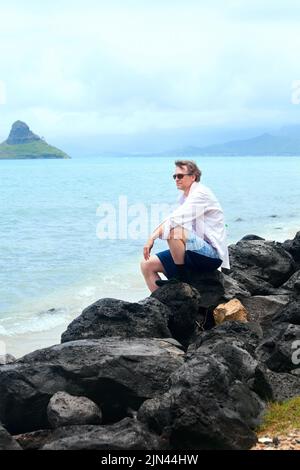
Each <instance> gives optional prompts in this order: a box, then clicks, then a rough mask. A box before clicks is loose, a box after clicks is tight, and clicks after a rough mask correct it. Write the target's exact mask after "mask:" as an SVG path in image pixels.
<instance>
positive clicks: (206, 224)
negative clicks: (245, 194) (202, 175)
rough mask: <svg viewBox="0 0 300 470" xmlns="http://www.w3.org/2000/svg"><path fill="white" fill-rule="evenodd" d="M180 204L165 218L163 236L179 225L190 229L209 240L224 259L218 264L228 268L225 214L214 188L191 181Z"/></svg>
mask: <svg viewBox="0 0 300 470" xmlns="http://www.w3.org/2000/svg"><path fill="white" fill-rule="evenodd" d="M179 203H180V205H179V206H178V207H177V209H175V210H174V211H173V212H172V213H171V214H170V215H169V216H168V217H167V218H166V219H165V220H164V221H163V223H164V233H163V236H162V238H164V239H167V238H168V236H169V233H170V229H171V228H173V227H176V226H178V225H180V226H182V227H183V228H185V229H187V230H193V231H194V232H196V234H197V235H198V236H199V237H200V238H202V239H203V240H205V241H207V242H208V243H210V244H211V245H212V246H213V247H214V248H215V249H216V250H217V252H218V255H219V257H220V259H221V260H222V261H223V262H222V265H221V266H220V267H221V268H226V269H229V268H230V265H229V254H228V246H227V240H226V237H227V234H226V228H225V222H224V214H223V210H222V208H221V205H220V203H219V202H218V200H217V198H216V196H215V195H214V194H213V192H212V191H211V190H210V189H209V188H207V187H206V186H204V185H203V184H202V183H197V182H194V183H193V184H192V185H191V187H190V191H189V194H188V196H187V197H186V196H184V194H183V195H182V196H181V197H180V198H179Z"/></svg>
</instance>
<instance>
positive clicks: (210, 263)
mask: <svg viewBox="0 0 300 470" xmlns="http://www.w3.org/2000/svg"><path fill="white" fill-rule="evenodd" d="M188 233H189V236H188V239H187V240H186V246H185V256H184V264H185V265H186V267H187V268H188V269H189V270H190V271H194V272H202V273H203V272H212V271H215V270H216V269H218V268H219V266H221V264H222V260H221V259H220V258H219V255H218V252H217V250H216V249H215V248H214V247H212V246H211V245H210V244H209V243H207V242H206V241H205V240H203V239H202V238H200V237H198V235H196V234H195V232H188ZM156 256H158V258H159V260H160V262H161V264H162V265H163V267H164V270H165V272H166V276H167V278H168V279H170V278H171V277H174V276H176V274H177V268H176V264H175V263H174V261H173V258H172V255H171V252H170V250H165V251H160V252H159V253H156Z"/></svg>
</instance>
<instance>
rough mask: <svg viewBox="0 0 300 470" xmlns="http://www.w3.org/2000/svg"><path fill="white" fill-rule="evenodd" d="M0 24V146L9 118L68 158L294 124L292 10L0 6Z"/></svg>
mask: <svg viewBox="0 0 300 470" xmlns="http://www.w3.org/2000/svg"><path fill="white" fill-rule="evenodd" d="M0 19H1V20H0V53H1V56H0V57H1V60H0V141H3V140H4V139H5V138H6V137H7V135H8V133H9V130H10V127H11V125H12V123H13V122H14V121H16V120H18V119H20V120H23V121H25V122H26V123H27V124H28V125H29V126H30V128H31V129H32V130H33V131H34V132H35V133H37V134H39V135H42V136H44V137H45V138H46V140H47V141H48V142H50V143H52V144H54V145H60V146H61V147H62V146H63V147H64V148H63V149H64V150H65V151H69V152H71V153H72V152H74V153H76V152H77V153H82V152H83V153H84V152H87V153H91V152H92V153H93V152H97V151H100V152H101V151H112V152H114V151H120V152H122V151H125V152H126V151H131V152H134V151H136V152H147V151H149V152H151V151H153V150H155V151H159V150H165V149H173V148H177V147H181V146H185V145H207V144H210V143H217V142H222V141H225V140H232V139H235V138H247V137H251V136H255V135H257V134H259V133H262V132H276V130H278V129H279V128H280V127H281V126H284V125H289V124H300V104H299V103H298V101H300V99H299V100H298V99H295V94H296V95H297V93H298V88H299V89H300V82H299V79H300V70H299V69H300V62H299V53H300V30H299V20H300V2H298V1H291V0H284V1H281V0H269V1H268V0H265V1H264V2H261V1H257V0H249V1H248V0H244V1H236V0H223V1H222V0H219V1H218V0H210V1H207V0H205V1H201V0H197V1H193V0H181V1H178V0H159V1H158V0H140V1H134V0H132V1H130V0H122V1H117V0H109V1H101V0H97V1H94V0H84V1H83V0H81V1H80V0H77V1H76V0H72V1H69V0H59V1H57V0H51V1H48V0H44V1H43V2H40V1H34V0H26V2H24V1H23V0H19V1H18V0H10V2H7V1H4V0H0ZM297 80H298V82H297ZM297 96H298V95H297ZM299 96H300V93H299Z"/></svg>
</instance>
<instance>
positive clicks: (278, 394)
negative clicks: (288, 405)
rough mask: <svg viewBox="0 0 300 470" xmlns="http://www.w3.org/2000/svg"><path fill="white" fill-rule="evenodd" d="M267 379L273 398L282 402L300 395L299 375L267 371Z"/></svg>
mask: <svg viewBox="0 0 300 470" xmlns="http://www.w3.org/2000/svg"><path fill="white" fill-rule="evenodd" d="M267 377H268V381H269V383H270V385H271V388H272V394H273V398H274V400H276V401H277V402H283V401H284V400H289V399H290V398H294V397H299V396H300V377H296V376H294V375H292V374H290V373H288V372H273V371H271V370H268V371H267Z"/></svg>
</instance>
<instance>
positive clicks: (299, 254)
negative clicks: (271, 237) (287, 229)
mask: <svg viewBox="0 0 300 470" xmlns="http://www.w3.org/2000/svg"><path fill="white" fill-rule="evenodd" d="M282 247H283V248H284V249H285V250H286V251H288V252H289V253H290V254H291V255H292V257H293V259H294V260H295V263H296V267H297V269H300V231H299V232H297V233H296V235H295V237H294V238H293V240H286V241H285V242H283V243H282Z"/></svg>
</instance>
